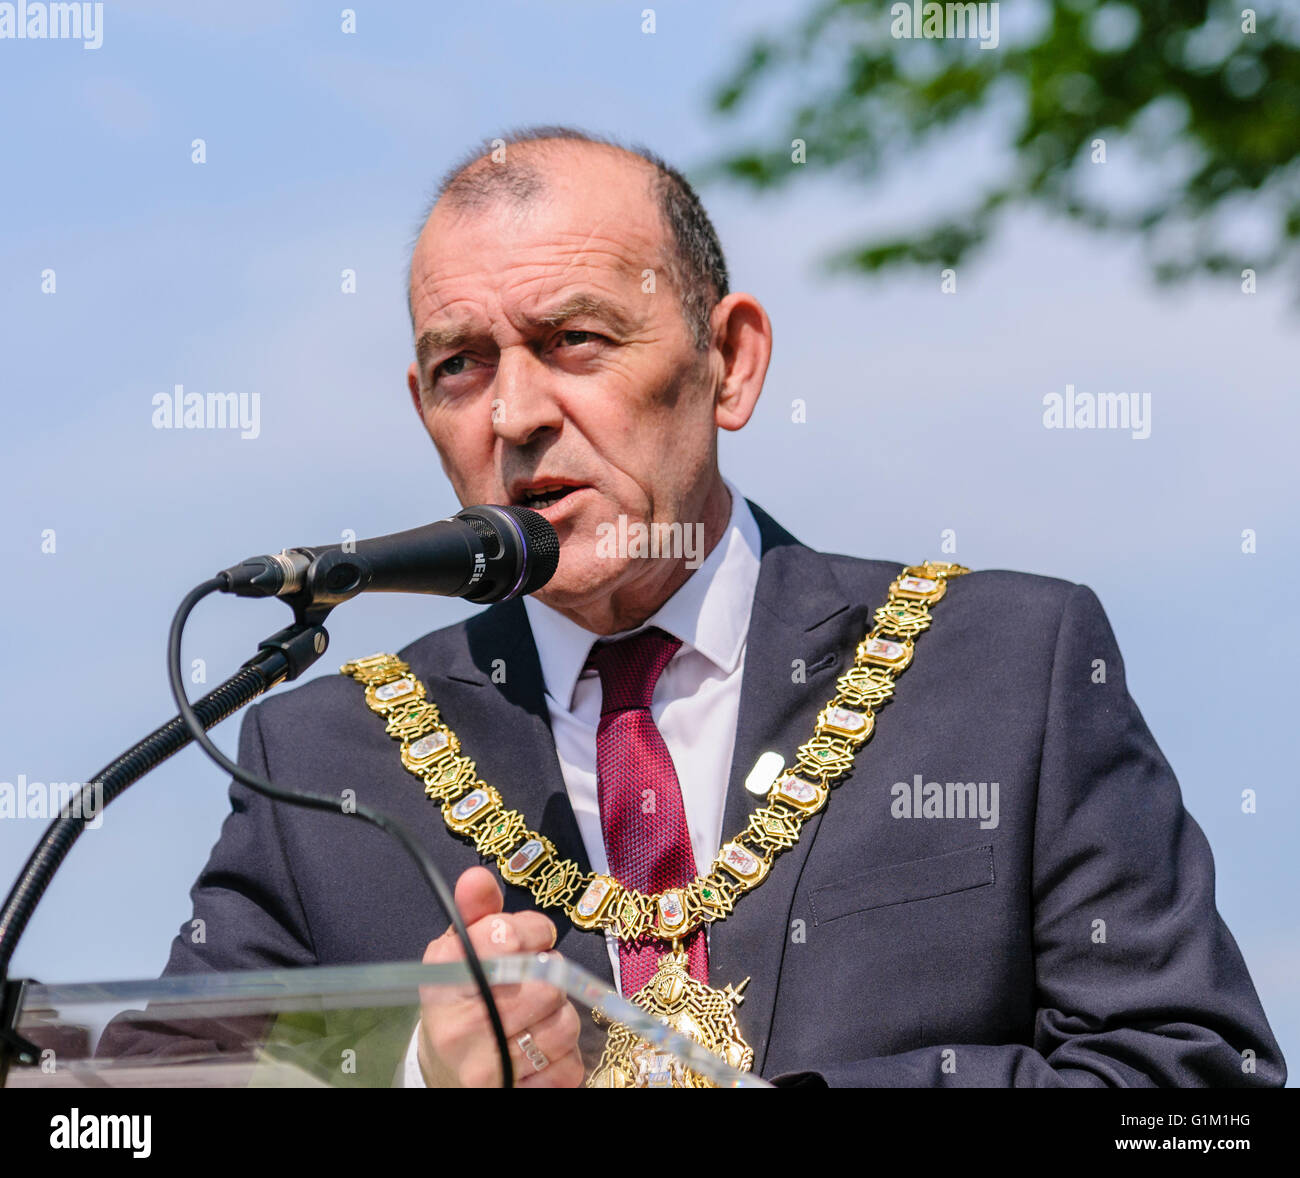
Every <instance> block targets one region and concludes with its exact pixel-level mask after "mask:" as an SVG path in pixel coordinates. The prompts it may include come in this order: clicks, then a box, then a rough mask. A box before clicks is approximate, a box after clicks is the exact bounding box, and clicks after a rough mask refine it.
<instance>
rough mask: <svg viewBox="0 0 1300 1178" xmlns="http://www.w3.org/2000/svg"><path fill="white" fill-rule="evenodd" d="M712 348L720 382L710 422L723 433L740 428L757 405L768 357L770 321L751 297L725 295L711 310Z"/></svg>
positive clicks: (765, 373) (770, 331)
mask: <svg viewBox="0 0 1300 1178" xmlns="http://www.w3.org/2000/svg"><path fill="white" fill-rule="evenodd" d="M710 322H711V324H712V327H713V349H714V352H715V356H716V357H717V358H718V359H720V361H721V368H722V380H721V383H720V385H719V387H718V390H717V393H716V394H715V398H714V420H715V421H716V422H717V423H718V426H719V427H720V428H722V429H726V430H738V429H740V428H741V427H742V426H744V425H745V424H746V423H747V422H748V421H749V419H750V416H751V415H752V414H753V412H754V406H755V405H757V404H758V395H759V393H761V392H762V391H763V381H764V380H765V379H766V377H767V365H768V361H769V360H771V358H772V322H771V320H770V319H768V317H767V312H766V311H765V310H763V304H762V303H760V302H759V301H758V300H757V299H756V298H754V296H753V295H751V294H744V293H743V292H737V293H735V294H729V295H727V297H726V298H724V299H723V300H721V302H719V303H718V305H717V306H716V307H714V308H713V314H712V315H711V316H710Z"/></svg>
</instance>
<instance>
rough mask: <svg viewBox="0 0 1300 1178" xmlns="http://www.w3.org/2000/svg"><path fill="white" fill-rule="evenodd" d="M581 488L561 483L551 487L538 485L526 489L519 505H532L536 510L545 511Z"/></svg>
mask: <svg viewBox="0 0 1300 1178" xmlns="http://www.w3.org/2000/svg"><path fill="white" fill-rule="evenodd" d="M580 490H582V488H581V487H565V486H560V485H559V484H556V485H555V486H550V487H537V488H535V489H534V490H531V491H525V492H524V493H523V495H522V496H520V502H519V505H520V506H521V507H530V508H532V509H533V510H534V511H543V510H545V509H546V508H548V507H552V506H554V505H555V504H556V503H559V501H560V500H561V499H567V498H568V497H569V496H570V495H572V494H573V492H574V491H580Z"/></svg>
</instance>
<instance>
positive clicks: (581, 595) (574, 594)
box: [533, 549, 625, 609]
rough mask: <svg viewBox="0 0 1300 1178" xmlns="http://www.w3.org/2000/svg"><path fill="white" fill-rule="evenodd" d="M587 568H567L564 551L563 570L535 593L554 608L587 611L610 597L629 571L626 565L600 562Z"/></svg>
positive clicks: (561, 558) (562, 552) (562, 556)
mask: <svg viewBox="0 0 1300 1178" xmlns="http://www.w3.org/2000/svg"><path fill="white" fill-rule="evenodd" d="M595 565H596V566H598V567H594V568H593V567H592V565H591V564H587V565H585V567H584V566H576V567H575V566H571V567H568V568H566V567H565V560H564V551H563V549H561V551H560V567H559V568H558V569H557V570H556V573H555V576H554V577H552V578H551V579H550V580H549V581H548V582H547V583H546V585H545V586H543V587H542V588H541V589H539V590H538V591H537V592H536V593H534V594H533V596H534V597H536V598H537V600H538V601H540V602H541V603H542V604H543V605H549V606H550V607H551V608H552V609H583V608H584V607H586V606H589V605H591V604H592V603H593V602H596V601H600V600H601V599H602V598H606V597H608V596H609V595H610V594H611V593H612V592H613V591H614V587H615V586H616V585H617V583H618V582H619V581H620V580H621V579H622V574H623V573H624V572H625V567H624V565H623V562H621V561H620V562H613V561H596V562H595Z"/></svg>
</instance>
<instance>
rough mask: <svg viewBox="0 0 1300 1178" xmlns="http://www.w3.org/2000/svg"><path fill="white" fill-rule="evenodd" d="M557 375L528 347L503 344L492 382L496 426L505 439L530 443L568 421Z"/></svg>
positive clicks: (493, 426) (493, 421)
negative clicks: (555, 386)
mask: <svg viewBox="0 0 1300 1178" xmlns="http://www.w3.org/2000/svg"><path fill="white" fill-rule="evenodd" d="M552 380H553V375H552V374H551V373H550V372H549V371H548V369H547V367H546V365H545V364H544V363H542V361H541V360H540V359H539V358H538V357H537V356H534V355H533V353H532V352H531V351H530V350H529V349H528V348H527V347H522V346H520V347H510V348H503V349H502V350H501V354H500V356H499V358H498V360H497V370H496V376H495V378H494V380H493V382H492V429H493V432H495V433H496V435H497V437H499V438H500V439H501V440H502V441H503V442H506V443H508V444H510V445H512V446H527V445H528V444H529V443H531V442H536V441H538V440H540V439H541V438H542V437H544V436H545V435H546V433H547V432H548V431H555V432H558V431H559V429H560V426H561V425H562V424H563V422H564V414H563V412H562V410H561V409H560V405H559V401H558V400H557V399H556V397H555V395H554V392H553V390H552V388H551V381H552Z"/></svg>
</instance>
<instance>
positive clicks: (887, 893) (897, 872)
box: [810, 843, 993, 925]
mask: <svg viewBox="0 0 1300 1178" xmlns="http://www.w3.org/2000/svg"><path fill="white" fill-rule="evenodd" d="M992 882H993V845H992V844H991V843H989V844H986V845H984V846H981V847H970V848H968V849H967V850H964V851H951V852H949V853H948V854H946V855H935V856H933V857H931V858H929V859H913V860H910V861H909V862H907V863H891V864H889V865H887V866H885V867H874V868H872V869H871V870H870V871H864V872H863V873H862V874H861V875H853V876H849V877H848V878H847V879H841V880H837V881H836V882H835V883H829V884H823V885H822V886H821V887H819V888H814V889H813V892H812V896H811V897H810V904H811V907H812V915H813V924H814V925H819V924H826V923H827V922H829V921H832V920H838V919H839V918H840V917H841V916H851V915H852V914H853V913H855V912H865V911H867V910H868V909H871V908H885V907H887V906H888V905H890V904H907V903H910V902H911V901H913V900H931V899H933V898H934V897H936V896H947V895H951V894H952V893H954V892H965V891H969V890H970V889H971V888H983V887H987V886H988V885H989V884H991V883H992Z"/></svg>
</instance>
